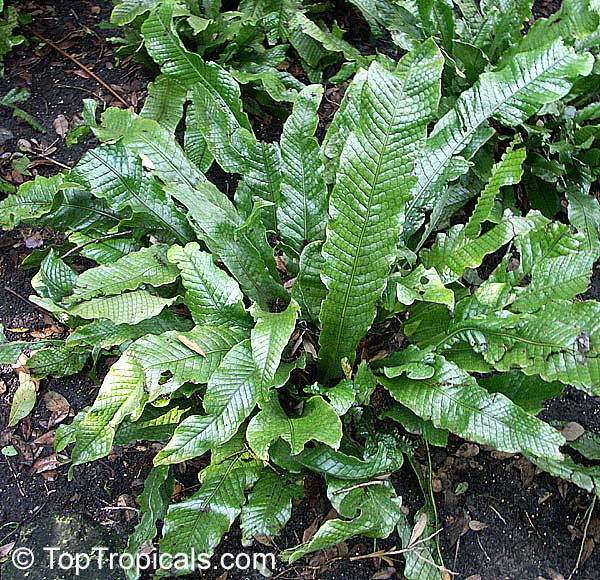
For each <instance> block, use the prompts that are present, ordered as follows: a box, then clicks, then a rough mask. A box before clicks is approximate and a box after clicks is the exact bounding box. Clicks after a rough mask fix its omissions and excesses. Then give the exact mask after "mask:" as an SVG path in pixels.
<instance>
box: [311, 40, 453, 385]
mask: <svg viewBox="0 0 600 580" xmlns="http://www.w3.org/2000/svg"><path fill="white" fill-rule="evenodd" d="M407 56H408V57H409V58H410V59H411V60H412V61H413V62H414V65H415V69H411V71H412V72H407V73H406V76H405V77H399V76H394V75H393V74H391V73H388V72H386V71H384V70H383V69H382V68H381V67H380V66H379V65H377V64H376V63H374V64H373V65H372V66H371V67H370V69H369V73H368V78H367V81H366V83H365V86H364V88H363V91H362V104H361V114H360V121H359V124H358V127H357V129H356V131H355V132H353V133H352V134H351V135H350V137H349V138H348V140H347V141H346V144H345V146H344V150H343V153H342V157H341V159H340V167H339V175H338V180H337V182H336V184H335V187H334V189H333V192H332V195H331V199H330V209H329V212H330V214H331V216H332V219H331V220H330V222H329V224H328V226H327V241H326V242H325V244H324V246H323V256H324V258H325V263H324V267H323V273H322V276H323V280H324V282H325V285H326V286H327V289H328V294H327V297H326V298H325V301H324V302H323V305H322V307H321V313H320V317H321V324H322V332H321V336H320V338H319V344H320V345H321V351H320V355H319V356H320V359H321V364H322V368H323V369H328V374H330V375H332V376H337V375H339V374H340V371H341V369H340V366H339V365H340V360H341V359H342V358H344V357H348V358H349V359H350V360H351V361H353V360H354V356H355V350H356V347H357V346H358V342H359V340H360V339H361V338H362V337H363V336H364V335H365V333H366V331H367V330H368V329H369V327H370V326H371V324H372V322H373V319H374V317H375V302H376V301H377V299H378V298H379V296H380V295H381V293H382V292H383V290H384V287H385V278H386V276H387V274H388V272H389V269H390V265H391V263H392V262H393V260H394V258H395V248H396V244H397V240H398V237H397V235H396V232H398V235H399V231H400V229H401V225H402V220H403V216H404V208H405V205H406V203H407V202H408V201H409V200H410V198H411V191H412V188H413V185H414V179H413V178H412V177H411V173H412V170H413V167H414V162H415V159H416V155H417V152H418V145H419V141H420V140H422V139H423V138H424V136H425V129H426V125H427V122H428V121H429V120H430V119H431V117H432V115H433V113H434V112H435V109H436V106H437V101H438V99H439V89H440V87H439V78H440V74H441V69H442V64H443V60H442V58H441V55H440V53H439V51H438V49H437V47H436V46H435V44H433V43H429V44H427V45H424V48H423V54H422V55H421V54H419V55H418V57H417V56H415V55H414V53H410V54H409V55H407ZM417 67H418V68H417ZM417 71H418V72H417Z"/></svg>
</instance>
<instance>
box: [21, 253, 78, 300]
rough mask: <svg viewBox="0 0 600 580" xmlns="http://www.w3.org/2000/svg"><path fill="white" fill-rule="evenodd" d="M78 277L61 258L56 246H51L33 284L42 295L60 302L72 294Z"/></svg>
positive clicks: (32, 281)
mask: <svg viewBox="0 0 600 580" xmlns="http://www.w3.org/2000/svg"><path fill="white" fill-rule="evenodd" d="M76 279H77V274H76V273H75V271H74V270H72V269H71V268H70V267H69V266H67V265H66V264H65V263H64V262H63V261H62V260H61V259H60V256H59V255H58V254H57V253H56V251H55V250H54V248H50V251H49V252H48V255H47V256H46V257H45V258H44V259H43V260H42V263H41V264H40V269H39V271H38V273H37V274H36V275H35V276H34V277H33V279H32V280H31V285H32V286H33V288H34V290H35V291H36V292H37V293H38V294H39V295H40V296H43V297H44V298H50V299H51V300H54V301H55V302H60V301H61V300H62V299H63V298H64V297H65V296H67V295H69V294H71V292H72V290H73V284H74V283H75V280H76Z"/></svg>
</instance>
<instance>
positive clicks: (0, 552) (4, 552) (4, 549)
mask: <svg viewBox="0 0 600 580" xmlns="http://www.w3.org/2000/svg"><path fill="white" fill-rule="evenodd" d="M16 543H17V542H10V543H8V544H4V546H0V559H1V558H6V556H8V555H9V554H10V553H11V551H12V549H13V548H14V547H15V544H16Z"/></svg>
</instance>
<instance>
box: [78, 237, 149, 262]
mask: <svg viewBox="0 0 600 580" xmlns="http://www.w3.org/2000/svg"><path fill="white" fill-rule="evenodd" d="M69 241H70V242H72V243H74V244H75V245H77V246H81V250H79V254H81V255H82V256H85V257H86V258H89V259H90V260H93V261H94V262H96V263H98V264H112V263H113V262H115V261H116V260H118V259H119V258H122V257H123V256H125V255H126V254H129V253H131V252H135V251H136V250H138V249H139V248H140V245H139V244H138V243H137V242H136V241H135V240H134V239H133V238H127V237H125V235H124V236H123V237H122V238H115V239H102V236H101V235H100V232H95V231H93V230H91V231H89V232H87V233H85V234H84V233H82V232H71V234H69Z"/></svg>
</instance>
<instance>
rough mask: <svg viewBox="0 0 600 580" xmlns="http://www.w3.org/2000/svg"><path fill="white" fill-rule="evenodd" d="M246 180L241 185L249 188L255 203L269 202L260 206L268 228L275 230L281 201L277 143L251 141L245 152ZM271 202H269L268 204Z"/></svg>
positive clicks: (279, 162)
mask: <svg viewBox="0 0 600 580" xmlns="http://www.w3.org/2000/svg"><path fill="white" fill-rule="evenodd" d="M242 159H243V164H244V168H243V174H244V180H243V181H242V183H241V184H240V186H239V187H244V188H247V190H248V195H249V197H250V199H251V200H252V202H253V203H257V202H259V203H260V202H266V204H265V207H264V208H262V209H261V216H262V221H263V223H264V224H265V227H266V228H267V230H269V231H272V232H276V231H278V229H279V228H278V226H277V219H278V218H277V207H278V206H279V204H280V202H281V153H280V151H279V145H277V144H276V143H263V142H262V141H249V142H248V143H247V144H246V147H245V149H244V153H243V157H242ZM267 204H268V205H267Z"/></svg>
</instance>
